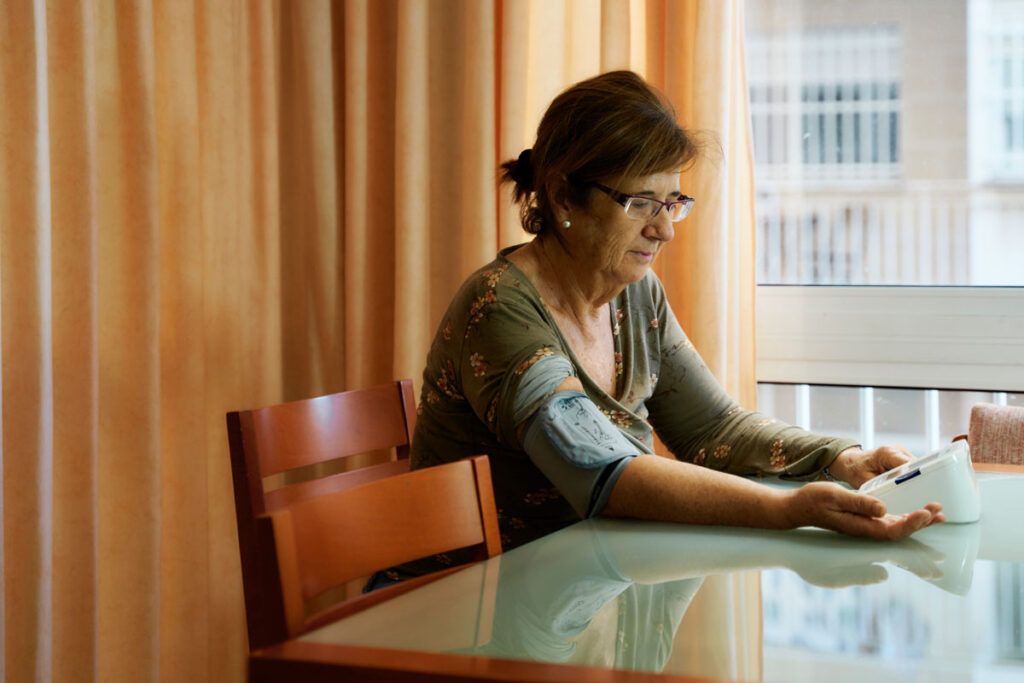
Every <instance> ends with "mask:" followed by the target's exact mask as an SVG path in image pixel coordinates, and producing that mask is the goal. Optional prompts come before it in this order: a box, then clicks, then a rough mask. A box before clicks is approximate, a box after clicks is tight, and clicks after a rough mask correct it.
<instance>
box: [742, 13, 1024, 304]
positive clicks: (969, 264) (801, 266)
mask: <svg viewBox="0 0 1024 683" xmlns="http://www.w3.org/2000/svg"><path fill="white" fill-rule="evenodd" d="M746 7H747V13H746V16H747V54H748V69H747V71H748V79H749V85H750V93H751V116H752V125H753V135H754V155H755V161H756V168H755V173H756V184H757V221H758V234H757V239H758V282H759V283H761V284H839V285H842V284H906V285H1009V286H1021V285H1024V267H1021V258H1022V257H1021V255H1022V254H1024V6H1022V4H1021V3H1020V2H1019V0H986V1H985V2H968V0H944V1H943V2H934V3H931V2H929V3H925V2H916V3H907V2H881V1H878V2H875V1H872V2H864V1H863V0H787V1H780V0H751V1H750V2H748V3H747V5H746ZM923 26H927V27H928V30H921V27H923Z"/></svg>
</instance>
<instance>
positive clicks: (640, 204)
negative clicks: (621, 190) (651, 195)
mask: <svg viewBox="0 0 1024 683" xmlns="http://www.w3.org/2000/svg"><path fill="white" fill-rule="evenodd" d="M623 208H625V210H626V215H627V216H629V217H630V218H632V219H635V220H645V219H648V218H651V217H653V216H654V214H655V213H657V212H658V209H660V208H661V204H659V203H657V202H652V201H651V200H650V199H644V198H643V197H630V198H629V199H627V200H626V205H625V207H623Z"/></svg>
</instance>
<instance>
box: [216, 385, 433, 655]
mask: <svg viewBox="0 0 1024 683" xmlns="http://www.w3.org/2000/svg"><path fill="white" fill-rule="evenodd" d="M415 425H416V402H415V399H414V397H413V392H412V382H411V381H410V380H400V381H397V382H389V383H387V384H383V385H380V386H375V387H371V388H368V389H358V390H354V391H346V392H342V393H338V394H330V395H327V396H320V397H317V398H312V399H306V400H302V401H292V402H290V403H282V404H279V405H274V406H269V407H266V408H257V409H255V410H242V411H236V412H231V413H228V414H227V428H228V444H229V446H230V450H231V477H232V483H233V486H234V492H235V517H236V519H237V521H238V546H239V552H240V554H241V560H242V583H243V592H244V594H245V610H246V622H247V626H248V632H249V648H250V649H251V650H255V649H258V648H260V647H264V646H266V645H269V644H271V643H274V642H278V641H280V640H283V639H284V638H285V637H286V634H285V632H284V631H283V630H281V629H282V624H283V623H284V616H283V614H282V613H280V612H279V610H280V605H274V604H271V603H268V602H267V601H266V600H265V599H264V598H265V595H266V593H267V591H268V590H273V589H274V588H273V587H275V586H277V584H278V576H277V574H276V564H275V562H274V558H275V549H274V547H273V545H269V546H268V545H267V544H266V543H263V544H261V543H260V541H259V537H258V533H257V531H256V519H257V518H258V517H259V516H260V515H262V514H265V513H268V512H273V511H275V510H279V509H281V508H283V507H285V506H287V505H290V504H293V503H295V502H297V501H300V500H304V499H307V498H311V497H315V496H320V495H323V494H325V493H327V492H330V491H338V490H344V489H346V488H351V487H352V486H356V485H359V484H361V483H363V482H365V481H370V480H373V479H378V478H381V477H386V476H390V475H394V474H399V473H402V472H407V471H408V469H409V460H408V458H409V444H410V443H411V441H412V433H413V430H414V429H415ZM390 448H393V449H394V450H395V458H396V459H395V460H394V461H391V462H387V463H384V464H379V465H374V466H371V467H366V468H363V469H359V470H356V471H353V472H344V473H340V474H331V475H329V476H324V477H321V478H314V479H310V480H307V481H302V482H300V483H295V484H291V485H286V486H282V487H280V488H277V489H274V490H271V491H266V492H265V491H264V481H265V480H266V479H267V478H268V477H271V476H273V475H278V474H280V473H282V472H288V471H290V470H295V469H296V468H301V467H308V466H310V465H316V464H318V463H326V462H329V461H333V460H338V459H340V458H348V457H350V456H354V455H359V454H362V453H367V452H372V451H381V450H385V449H390ZM268 587H270V588H268Z"/></svg>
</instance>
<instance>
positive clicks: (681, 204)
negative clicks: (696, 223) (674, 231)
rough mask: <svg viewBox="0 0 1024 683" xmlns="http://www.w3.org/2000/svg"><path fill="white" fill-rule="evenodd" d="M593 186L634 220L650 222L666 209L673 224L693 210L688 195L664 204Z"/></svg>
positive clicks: (655, 200)
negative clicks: (616, 203) (620, 206)
mask: <svg viewBox="0 0 1024 683" xmlns="http://www.w3.org/2000/svg"><path fill="white" fill-rule="evenodd" d="M591 185H593V186H594V187H596V188H597V189H599V190H601V192H604V193H605V194H606V195H608V196H609V197H611V198H612V199H614V200H615V201H616V202H618V203H619V204H622V208H623V209H624V210H625V212H626V215H627V216H629V217H630V218H632V219H634V220H650V219H652V218H654V217H655V216H657V215H658V214H659V213H661V210H662V209H663V208H664V209H665V210H666V211H668V218H669V220H670V221H672V222H673V223H678V222H679V221H681V220H683V219H684V218H686V216H687V215H689V213H690V209H692V208H693V202H694V199H693V197H687V196H686V195H683V196H682V197H680V198H679V199H675V200H673V201H671V202H663V201H661V200H659V199H654V198H652V197H642V196H640V195H635V194H625V193H623V192H619V191H618V190H613V189H612V188H610V187H608V186H607V185H602V184H601V183H591Z"/></svg>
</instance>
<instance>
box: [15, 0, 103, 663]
mask: <svg viewBox="0 0 1024 683" xmlns="http://www.w3.org/2000/svg"><path fill="white" fill-rule="evenodd" d="M62 10H63V11H64V12H67V13H68V14H70V15H71V16H72V17H74V18H75V19H76V21H60V20H58V19H57V17H56V16H55V14H54V13H52V12H47V16H46V22H47V60H48V62H49V63H50V64H60V65H63V67H62V68H58V69H54V68H51V69H49V70H48V74H47V77H48V79H49V82H48V86H47V96H48V100H49V107H48V116H49V131H50V163H49V170H50V178H49V183H50V194H51V196H52V197H55V198H59V199H58V200H57V201H53V200H51V202H50V206H51V216H52V236H53V237H52V245H51V253H52V264H51V266H52V272H53V273H60V274H62V275H61V277H52V278H51V280H52V292H51V296H52V302H54V304H55V305H54V306H53V309H52V315H53V378H54V381H53V382H52V387H53V422H52V426H53V521H52V533H51V536H52V539H53V574H52V581H51V584H50V585H51V586H52V591H53V604H54V605H59V606H60V608H59V609H56V610H54V611H53V615H52V619H53V632H52V634H53V638H52V651H53V652H59V653H61V656H60V657H56V658H51V666H52V673H53V679H54V680H60V681H69V682H73V681H90V680H93V678H94V673H95V671H96V649H95V647H94V640H95V638H96V629H95V623H94V621H95V620H94V619H93V615H94V614H95V611H96V593H95V585H96V580H97V576H96V562H97V556H96V548H97V536H96V504H97V501H96V493H97V477H96V475H97V463H98V456H99V401H98V381H97V380H98V377H99V364H98V359H99V354H98V337H97V330H98V325H97V301H96V296H95V293H96V282H97V278H98V273H97V243H96V237H97V230H98V225H97V205H96V202H97V187H96V184H97V183H96V177H97V173H96V170H97V166H96V130H97V121H96V112H95V110H94V109H93V107H92V106H91V98H92V96H93V93H94V91H95V83H96V75H95V12H94V11H93V9H92V8H91V7H89V6H88V5H87V4H86V3H83V2H70V3H63V4H62ZM5 101H9V100H6V99H5ZM0 221H2V219H0ZM5 329H6V326H5ZM5 519H6V515H5Z"/></svg>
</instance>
